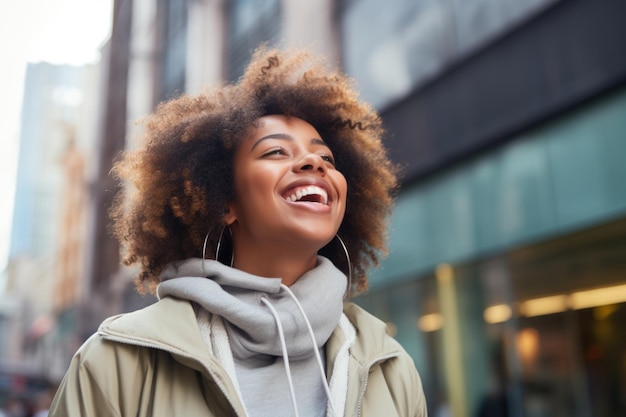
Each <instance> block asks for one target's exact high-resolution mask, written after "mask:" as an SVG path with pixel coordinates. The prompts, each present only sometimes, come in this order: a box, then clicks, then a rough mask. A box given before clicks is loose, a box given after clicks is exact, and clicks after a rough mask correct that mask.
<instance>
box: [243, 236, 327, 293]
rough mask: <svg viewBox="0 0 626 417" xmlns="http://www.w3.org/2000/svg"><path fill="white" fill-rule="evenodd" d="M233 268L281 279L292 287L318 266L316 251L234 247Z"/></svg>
mask: <svg viewBox="0 0 626 417" xmlns="http://www.w3.org/2000/svg"><path fill="white" fill-rule="evenodd" d="M234 254H235V256H234V261H233V267H234V268H237V269H239V270H241V271H245V272H248V273H250V274H254V275H257V276H260V277H268V278H281V279H282V282H283V284H285V285H287V286H291V285H292V284H293V283H295V282H296V281H297V280H298V278H300V277H301V276H302V275H303V274H304V273H305V272H307V271H310V270H311V269H313V268H315V266H316V264H317V251H316V250H312V249H311V250H302V248H299V249H298V248H293V247H291V248H285V247H282V248H278V247H269V246H268V247H262V248H261V249H259V248H258V247H256V248H245V247H241V246H240V245H237V244H236V243H235V245H234Z"/></svg>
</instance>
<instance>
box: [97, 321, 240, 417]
mask: <svg viewBox="0 0 626 417" xmlns="http://www.w3.org/2000/svg"><path fill="white" fill-rule="evenodd" d="M98 334H99V335H100V336H102V337H103V338H105V339H106V340H110V341H113V342H118V343H125V344H127V345H134V346H140V347H145V348H150V349H159V350H163V351H165V352H169V353H175V352H172V351H170V350H169V349H167V348H165V347H163V346H162V345H158V344H155V343H147V342H141V341H138V340H134V339H128V338H125V337H122V336H114V335H112V334H110V333H106V332H104V331H102V330H100V331H98ZM176 354H177V355H180V353H176ZM182 356H185V357H186V358H188V359H193V360H196V358H194V357H191V356H189V355H186V354H183V355H182ZM204 368H205V369H206V370H207V372H208V373H209V376H211V378H213V381H215V383H216V384H217V386H218V387H219V389H220V390H221V391H222V394H223V395H224V397H225V398H226V401H228V403H229V404H230V407H231V408H232V409H233V411H234V412H235V414H236V415H237V416H238V417H245V415H242V414H239V411H238V410H237V407H235V404H234V403H233V401H232V400H231V398H230V396H228V394H226V388H225V387H224V386H223V385H222V383H221V382H220V381H219V380H218V378H216V377H215V375H214V374H213V372H212V371H211V369H209V368H208V367H207V366H204Z"/></svg>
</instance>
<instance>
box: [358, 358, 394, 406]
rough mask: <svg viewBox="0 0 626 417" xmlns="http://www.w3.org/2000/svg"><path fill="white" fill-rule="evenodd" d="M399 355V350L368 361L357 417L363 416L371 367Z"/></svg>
mask: <svg viewBox="0 0 626 417" xmlns="http://www.w3.org/2000/svg"><path fill="white" fill-rule="evenodd" d="M398 356H400V353H399V352H393V353H389V354H387V355H384V356H379V357H377V358H375V359H373V360H371V361H370V362H368V363H367V364H366V365H365V368H364V376H363V383H362V385H361V391H360V392H359V400H358V401H357V407H356V416H357V417H360V416H361V407H362V405H363V397H364V396H365V390H366V389H367V382H368V379H369V375H370V369H372V367H373V366H374V365H377V364H379V363H382V362H384V361H386V360H389V359H391V358H396V357H398Z"/></svg>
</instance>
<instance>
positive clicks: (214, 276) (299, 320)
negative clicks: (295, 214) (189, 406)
mask: <svg viewBox="0 0 626 417" xmlns="http://www.w3.org/2000/svg"><path fill="white" fill-rule="evenodd" d="M206 278H208V279H206ZM346 287H347V279H346V276H345V275H344V274H343V273H342V272H341V271H339V270H338V269H337V268H335V266H334V265H333V264H332V262H330V261H329V260H328V259H326V258H324V257H318V263H317V266H316V267H315V268H314V269H313V270H311V271H308V272H307V273H305V274H304V275H302V276H301V277H300V278H299V279H298V281H296V283H294V284H293V285H292V286H291V287H286V286H285V285H283V284H282V283H281V279H280V278H265V277H258V276H255V275H252V274H248V273H246V272H243V271H240V270H237V269H234V268H231V267H228V266H226V265H223V264H221V263H219V262H216V261H213V260H202V259H188V260H185V261H182V262H179V263H175V264H172V265H170V266H169V267H168V268H167V269H166V270H165V271H164V272H163V274H162V275H161V284H160V285H159V287H158V289H157V295H158V296H159V298H163V297H166V296H173V297H177V298H182V299H186V300H190V301H193V302H195V303H197V305H199V306H200V307H201V308H202V309H204V310H206V311H208V312H209V313H211V314H212V315H217V316H219V317H221V318H222V319H223V323H224V327H225V329H226V334H227V335H228V341H229V343H228V345H229V346H230V350H231V352H232V358H233V360H234V365H235V373H236V379H237V381H234V382H235V384H236V385H237V386H238V387H239V390H240V394H241V396H242V399H243V402H244V404H245V405H246V408H247V411H248V413H249V414H250V415H251V416H254V417H262V416H276V417H277V416H282V415H294V414H296V415H299V416H302V417H305V416H316V417H318V416H324V415H326V404H327V396H328V395H329V393H328V385H327V384H326V376H325V373H324V368H325V366H324V361H325V358H324V357H323V355H324V349H323V347H324V344H325V343H326V341H327V340H328V338H329V337H330V335H331V333H332V331H333V330H334V329H335V327H337V325H338V323H339V319H340V317H341V315H342V304H343V294H344V293H345V290H346ZM199 317H201V315H199ZM308 323H310V325H309V324H308ZM309 328H310V329H311V330H309ZM290 404H291V405H290ZM296 410H297V411H296Z"/></svg>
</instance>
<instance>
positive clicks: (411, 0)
mask: <svg viewBox="0 0 626 417" xmlns="http://www.w3.org/2000/svg"><path fill="white" fill-rule="evenodd" d="M558 1H559V0H523V1H520V0H497V1H494V0H448V1H440V0H387V1H385V2H384V3H382V2H380V1H377V0H342V1H341V2H340V4H341V7H340V9H341V12H340V22H341V23H340V26H341V36H342V39H343V62H344V69H345V70H346V71H347V72H348V73H349V74H351V75H353V76H354V77H355V78H356V79H357V80H358V81H359V91H360V92H361V93H362V95H363V98H364V99H365V100H367V101H368V102H371V103H372V104H374V105H375V106H376V107H377V108H379V109H382V108H384V107H386V106H387V105H389V104H390V103H392V102H394V101H395V100H397V99H400V98H402V97H404V96H406V94H408V93H409V92H410V91H411V90H413V89H415V88H416V87H418V86H420V85H422V84H424V83H426V82H428V81H429V80H431V79H432V78H434V77H436V76H437V75H438V74H439V73H440V72H442V71H443V70H445V69H447V68H449V67H450V66H451V65H453V64H454V63H455V62H456V61H458V60H460V59H462V58H463V57H465V56H467V55H469V54H470V53H472V52H474V51H476V50H477V49H479V48H480V47H483V46H484V45H485V44H487V43H488V42H490V41H492V40H494V39H496V38H497V37H499V36H502V33H503V32H505V31H507V30H511V28H512V27H514V26H516V25H517V24H519V22H521V21H524V20H526V19H528V18H529V16H531V15H533V14H535V13H537V12H538V11H540V10H543V9H544V8H546V7H548V6H550V5H552V4H553V3H556V2H558Z"/></svg>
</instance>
